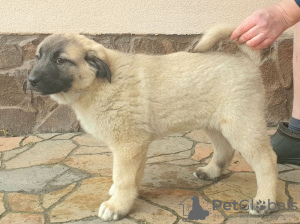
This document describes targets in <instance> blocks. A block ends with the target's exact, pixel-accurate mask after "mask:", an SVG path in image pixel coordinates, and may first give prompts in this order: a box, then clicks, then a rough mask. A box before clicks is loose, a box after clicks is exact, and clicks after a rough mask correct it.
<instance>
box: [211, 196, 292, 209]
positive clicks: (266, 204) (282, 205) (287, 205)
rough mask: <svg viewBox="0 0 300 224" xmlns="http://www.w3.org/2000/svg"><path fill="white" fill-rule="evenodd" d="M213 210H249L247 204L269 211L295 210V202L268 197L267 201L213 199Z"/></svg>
mask: <svg viewBox="0 0 300 224" xmlns="http://www.w3.org/2000/svg"><path fill="white" fill-rule="evenodd" d="M245 203H247V206H246V207H245V206H243V205H244V204H245ZM212 204H213V210H216V209H217V208H221V209H223V210H226V211H228V210H235V211H238V210H245V211H247V210H249V206H251V207H252V208H256V209H258V210H260V211H261V210H264V209H268V210H269V211H297V210H298V207H297V202H290V200H289V199H288V200H287V202H277V204H276V203H274V202H271V201H270V199H269V200H268V201H261V200H259V201H256V202H255V201H253V199H252V200H250V201H249V200H241V201H240V202H237V201H235V200H234V201H232V202H222V201H220V200H213V201H212Z"/></svg>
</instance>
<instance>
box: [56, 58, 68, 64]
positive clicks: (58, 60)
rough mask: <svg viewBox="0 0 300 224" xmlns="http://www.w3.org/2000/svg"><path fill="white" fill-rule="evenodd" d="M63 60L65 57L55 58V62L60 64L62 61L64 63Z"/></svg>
mask: <svg viewBox="0 0 300 224" xmlns="http://www.w3.org/2000/svg"><path fill="white" fill-rule="evenodd" d="M64 62H66V60H65V59H62V58H57V59H56V63H58V64H62V63H64Z"/></svg>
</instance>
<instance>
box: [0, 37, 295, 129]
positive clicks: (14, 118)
mask: <svg viewBox="0 0 300 224" xmlns="http://www.w3.org/2000/svg"><path fill="white" fill-rule="evenodd" d="M46 36H47V35H0V135H3V134H7V132H8V134H9V135H20V134H28V133H33V132H70V131H71V132H73V131H78V130H80V125H79V123H78V121H77V120H76V117H75V115H74V113H73V112H72V110H71V109H69V108H68V107H67V106H59V105H57V104H56V103H55V102H54V101H52V100H51V99H50V98H49V97H48V96H41V95H38V94H35V93H32V92H30V91H28V90H27V88H26V78H27V75H28V74H29V72H30V70H31V69H32V66H33V64H34V58H35V50H36V48H37V46H38V44H39V43H40V42H41V41H42V40H43V39H44V38H45V37H46ZM200 36H201V35H96V36H91V35H88V37H89V38H92V39H94V40H95V41H97V42H99V43H101V44H103V45H104V46H106V47H108V48H112V49H117V50H120V51H123V52H130V53H146V54H169V53H173V52H176V51H189V50H191V49H192V48H193V46H194V45H195V43H196V42H197V41H198V40H199V39H200ZM292 45H293V41H292V39H289V38H287V39H282V40H280V41H278V42H276V43H274V44H273V45H272V46H271V47H269V48H267V49H265V50H263V51H262V65H261V70H262V74H263V80H264V83H265V87H266V91H267V114H266V119H267V121H268V124H269V125H276V124H277V122H278V121H280V120H287V119H289V117H290V114H291V109H292V97H293V93H292ZM218 48H219V50H225V51H228V52H234V51H235V46H234V45H232V44H224V45H222V46H219V47H218Z"/></svg>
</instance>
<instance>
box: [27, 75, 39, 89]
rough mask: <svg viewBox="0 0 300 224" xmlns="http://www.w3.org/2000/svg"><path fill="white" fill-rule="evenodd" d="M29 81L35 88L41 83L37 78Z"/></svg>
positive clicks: (31, 78)
mask: <svg viewBox="0 0 300 224" xmlns="http://www.w3.org/2000/svg"><path fill="white" fill-rule="evenodd" d="M28 81H29V82H30V84H31V85H32V86H33V87H35V86H36V85H37V84H38V83H39V80H38V79H37V78H33V77H30V78H28Z"/></svg>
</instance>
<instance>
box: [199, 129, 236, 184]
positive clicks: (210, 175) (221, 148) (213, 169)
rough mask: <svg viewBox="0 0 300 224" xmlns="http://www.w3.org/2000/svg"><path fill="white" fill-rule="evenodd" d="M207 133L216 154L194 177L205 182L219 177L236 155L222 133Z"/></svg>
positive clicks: (209, 131) (215, 131)
mask: <svg viewBox="0 0 300 224" xmlns="http://www.w3.org/2000/svg"><path fill="white" fill-rule="evenodd" d="M205 132H206V134H207V135H208V137H209V138H210V140H211V141H212V143H213V145H214V154H213V157H212V160H211V161H210V162H209V164H208V165H207V166H205V167H199V168H198V169H197V170H196V171H195V172H194V176H196V177H198V178H200V179H203V180H205V179H214V178H217V177H219V176H220V175H221V174H222V172H223V171H224V170H226V168H227V167H228V166H229V164H230V162H231V160H232V157H233V154H234V149H233V148H232V147H231V145H230V143H229V142H228V141H227V139H226V138H225V137H224V136H223V135H222V133H221V132H220V131H217V130H205Z"/></svg>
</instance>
